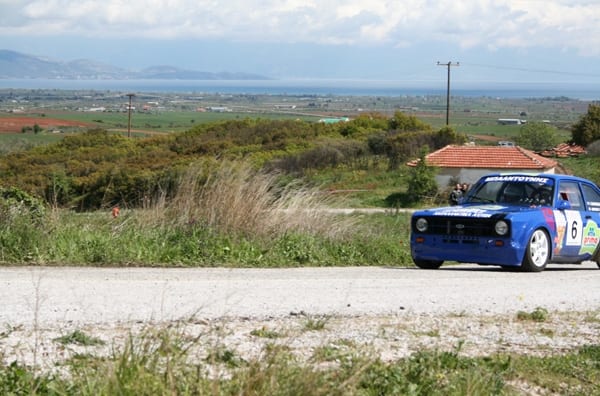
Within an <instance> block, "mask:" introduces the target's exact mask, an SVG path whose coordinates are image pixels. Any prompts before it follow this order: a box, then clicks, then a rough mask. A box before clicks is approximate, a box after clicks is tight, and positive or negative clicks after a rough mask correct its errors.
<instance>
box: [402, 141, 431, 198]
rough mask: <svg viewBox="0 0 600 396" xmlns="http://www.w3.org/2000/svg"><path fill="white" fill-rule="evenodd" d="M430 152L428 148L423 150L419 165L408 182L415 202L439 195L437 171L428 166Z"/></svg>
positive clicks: (413, 170)
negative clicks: (436, 178) (436, 179)
mask: <svg viewBox="0 0 600 396" xmlns="http://www.w3.org/2000/svg"><path fill="white" fill-rule="evenodd" d="M428 152H429V150H428V147H427V146H423V147H422V148H421V154H420V156H419V161H418V162H417V165H416V166H415V167H414V168H413V169H412V170H411V175H410V180H409V181H408V192H409V193H410V194H411V196H412V197H413V200H414V201H417V200H421V199H424V198H428V197H432V196H434V195H435V194H437V190H438V187H437V182H436V181H435V173H436V170H435V168H434V167H432V166H429V165H427V161H426V156H427V154H428Z"/></svg>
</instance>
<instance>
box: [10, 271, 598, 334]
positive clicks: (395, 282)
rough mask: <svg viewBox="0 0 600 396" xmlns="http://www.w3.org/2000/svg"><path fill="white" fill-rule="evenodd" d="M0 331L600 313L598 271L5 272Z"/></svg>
mask: <svg viewBox="0 0 600 396" xmlns="http://www.w3.org/2000/svg"><path fill="white" fill-rule="evenodd" d="M0 301H2V302H3V309H2V312H1V313H0V323H12V324H32V323H33V322H34V321H36V322H37V323H39V324H43V323H54V324H56V323H61V322H66V323H82V324H83V323H86V324H90V323H106V322H119V321H147V320H159V321H162V320H174V319H180V318H184V317H186V316H190V315H195V316H199V317H208V318H216V317H222V316H231V317H252V318H265V317H278V316H286V315H289V314H290V313H293V312H305V313H309V314H314V315H343V316H352V315H387V314H394V313H398V312H400V311H408V312H412V313H475V314H486V313H488V314H489V313H510V312H516V311H518V310H531V309H534V308H535V307H539V306H542V307H545V308H547V309H549V310H553V311H554V310H556V311H582V310H596V309H599V308H600V270H599V269H598V267H597V266H596V264H595V263H591V262H590V263H586V264H585V265H583V266H551V267H549V268H548V269H547V270H546V271H545V272H542V273H519V272H507V271H503V270H501V269H499V268H498V267H480V266H468V265H461V266H448V267H442V268H441V269H440V270H437V271H427V270H419V269H413V268H392V267H390V268H381V267H351V268H292V269H223V268H209V269H207V268H194V269H172V268H171V269H162V268H161V269H156V268H115V269H113V268H108V269H106V268H54V267H43V268H39V267H26V268H22V267H11V268H2V269H0Z"/></svg>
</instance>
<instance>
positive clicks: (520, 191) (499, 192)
mask: <svg viewBox="0 0 600 396" xmlns="http://www.w3.org/2000/svg"><path fill="white" fill-rule="evenodd" d="M553 195H554V182H553V181H552V180H551V179H548V178H545V177H537V176H493V177H487V178H484V179H482V180H481V181H480V182H479V183H477V184H476V185H475V186H473V189H472V190H471V191H470V192H469V194H468V195H467V197H466V198H465V200H464V201H463V203H497V204H503V205H527V206H531V205H552V197H553Z"/></svg>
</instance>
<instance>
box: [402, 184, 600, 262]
mask: <svg viewBox="0 0 600 396" xmlns="http://www.w3.org/2000/svg"><path fill="white" fill-rule="evenodd" d="M599 224H600V189H599V188H598V186H596V185H595V184H594V183H593V182H591V181H589V180H586V179H582V178H579V177H575V176H567V175H557V174H490V175H487V176H484V177H482V178H481V179H480V180H479V181H478V182H477V183H476V184H474V185H473V187H472V188H471V189H470V190H469V192H468V193H467V194H466V196H465V197H463V198H462V200H461V201H460V203H459V205H455V206H448V207H443V208H435V209H426V210H420V211H417V212H415V213H414V214H413V215H412V219H411V236H410V248H411V254H412V258H413V261H414V263H415V264H416V265H417V267H420V268H425V269H436V268H439V267H440V266H441V265H442V263H443V262H444V261H457V262H461V263H478V264H483V265H499V266H502V267H507V268H508V267H520V268H521V269H522V270H524V271H529V272H539V271H543V270H544V268H546V265H547V264H548V263H572V264H578V263H581V262H582V261H585V260H593V261H596V263H598V266H599V267H600V262H599V260H600V244H599V238H600V228H599Z"/></svg>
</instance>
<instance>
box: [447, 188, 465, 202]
mask: <svg viewBox="0 0 600 396" xmlns="http://www.w3.org/2000/svg"><path fill="white" fill-rule="evenodd" d="M462 196H463V192H462V186H461V185H460V184H459V183H456V186H454V189H453V190H452V192H451V193H450V205H458V204H459V202H460V199H461V198H462Z"/></svg>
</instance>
